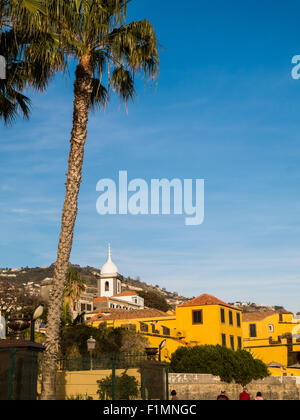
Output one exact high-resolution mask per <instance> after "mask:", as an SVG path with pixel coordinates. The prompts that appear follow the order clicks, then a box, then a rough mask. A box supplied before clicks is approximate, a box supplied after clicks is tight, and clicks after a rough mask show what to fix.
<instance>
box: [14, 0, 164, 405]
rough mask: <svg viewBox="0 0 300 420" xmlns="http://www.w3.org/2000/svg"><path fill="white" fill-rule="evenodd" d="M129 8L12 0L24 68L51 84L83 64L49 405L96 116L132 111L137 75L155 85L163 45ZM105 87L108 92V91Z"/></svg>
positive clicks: (50, 351)
mask: <svg viewBox="0 0 300 420" xmlns="http://www.w3.org/2000/svg"><path fill="white" fill-rule="evenodd" d="M128 2H129V1H127V0H69V1H65V0H26V1H24V0H23V1H21V0H10V1H9V2H8V8H9V20H10V22H11V23H12V24H13V25H14V27H15V28H19V29H20V30H22V31H23V32H24V33H26V34H27V35H30V43H29V44H27V45H26V46H25V47H24V50H23V56H24V60H25V62H30V63H31V62H35V61H38V62H39V63H41V65H42V67H41V69H45V71H47V73H48V72H49V73H50V75H51V76H52V77H54V76H55V74H56V73H57V72H58V71H63V72H64V73H65V75H66V76H67V75H68V74H69V71H70V72H71V70H72V67H71V65H70V62H72V63H73V62H75V63H76V70H75V82H74V102H73V126H72V133H71V140H70V153H69V163H68V172H67V181H66V193H65V201H64V206H63V212H62V221H61V231H60V237H59V244H58V251H57V259H56V263H55V269H54V278H53V291H54V292H53V293H52V294H51V298H50V302H49V312H48V322H47V334H46V341H45V347H46V350H45V354H44V361H43V381H42V399H54V398H55V380H56V369H57V358H58V354H59V331H60V323H61V309H62V304H63V295H64V289H65V282H66V275H67V271H68V266H69V259H70V253H71V248H72V242H73V234H74V226H75V221H76V216H77V203H78V194H79V189H80V184H81V176H82V164H83V156H84V148H85V142H86V138H87V124H88V117H89V111H90V109H91V108H92V107H93V108H94V109H97V108H101V107H105V106H106V104H107V102H108V100H109V98H110V94H111V91H114V92H116V94H117V95H118V96H119V97H120V99H121V101H123V102H124V103H125V104H127V103H128V101H129V100H130V99H133V98H134V96H135V88H134V75H135V74H138V73H142V74H144V76H145V78H146V80H147V79H148V78H151V79H152V80H153V79H154V78H156V76H157V74H158V66H159V56H158V49H157V40H156V36H155V32H154V30H153V27H152V25H151V23H150V22H149V21H148V20H142V21H138V22H131V23H129V24H127V23H126V15H127V4H128ZM105 84H106V86H105Z"/></svg>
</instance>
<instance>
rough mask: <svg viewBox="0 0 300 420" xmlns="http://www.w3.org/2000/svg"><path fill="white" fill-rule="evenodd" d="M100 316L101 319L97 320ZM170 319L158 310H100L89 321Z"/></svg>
mask: <svg viewBox="0 0 300 420" xmlns="http://www.w3.org/2000/svg"><path fill="white" fill-rule="evenodd" d="M99 316H101V317H102V318H99ZM162 317H170V315H169V314H167V313H165V312H162V311H159V310H158V309H141V310H136V311H126V310H124V309H102V310H101V312H99V313H98V314H97V315H95V316H94V317H93V318H91V319H89V320H88V322H93V321H99V320H101V321H114V320H123V319H124V320H126V319H143V318H150V319H152V318H162Z"/></svg>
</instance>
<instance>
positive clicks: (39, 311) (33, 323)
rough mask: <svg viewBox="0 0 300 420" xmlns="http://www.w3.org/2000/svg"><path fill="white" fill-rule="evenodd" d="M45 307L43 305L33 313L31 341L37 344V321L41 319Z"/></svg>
mask: <svg viewBox="0 0 300 420" xmlns="http://www.w3.org/2000/svg"><path fill="white" fill-rule="evenodd" d="M44 307H45V305H44V304H43V303H41V304H40V305H39V306H38V307H37V308H36V309H35V310H34V312H33V315H32V318H31V325H30V341H32V342H33V343H34V342H35V341H34V340H35V321H36V320H37V319H39V318H40V317H41V316H42V315H43V312H44Z"/></svg>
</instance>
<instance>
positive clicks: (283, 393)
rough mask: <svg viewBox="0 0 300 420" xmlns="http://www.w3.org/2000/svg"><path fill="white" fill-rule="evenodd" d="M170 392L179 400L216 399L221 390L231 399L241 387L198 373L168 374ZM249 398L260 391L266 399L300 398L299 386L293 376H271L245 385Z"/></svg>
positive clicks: (237, 395)
mask: <svg viewBox="0 0 300 420" xmlns="http://www.w3.org/2000/svg"><path fill="white" fill-rule="evenodd" d="M169 389H170V392H171V391H172V390H173V389H174V390H176V392H177V396H178V398H179V400H216V399H217V396H218V395H219V394H220V392H221V391H222V390H225V391H226V392H227V395H228V397H229V398H230V399H231V400H238V399H239V395H240V393H241V392H242V387H241V386H240V385H236V384H226V383H224V382H222V381H221V380H220V378H218V377H215V376H212V375H200V374H184V373H170V374H169ZM247 389H248V392H249V393H250V395H251V399H254V398H255V396H256V393H257V392H261V393H262V394H263V397H264V398H265V399H266V400H300V387H299V386H297V380H296V378H295V377H284V376H276V377H275V376H271V377H269V378H266V379H264V380H261V381H254V382H252V383H251V384H249V385H248V386H247Z"/></svg>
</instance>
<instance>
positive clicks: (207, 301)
mask: <svg viewBox="0 0 300 420" xmlns="http://www.w3.org/2000/svg"><path fill="white" fill-rule="evenodd" d="M206 305H221V306H226V307H228V308H232V309H236V310H241V309H239V308H236V307H235V306H231V305H229V304H228V303H225V302H223V301H222V300H220V299H218V298H216V297H215V296H212V295H207V294H204V295H201V296H198V297H196V298H195V299H192V300H189V301H188V302H186V303H184V304H183V305H179V308H184V307H188V306H206Z"/></svg>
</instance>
